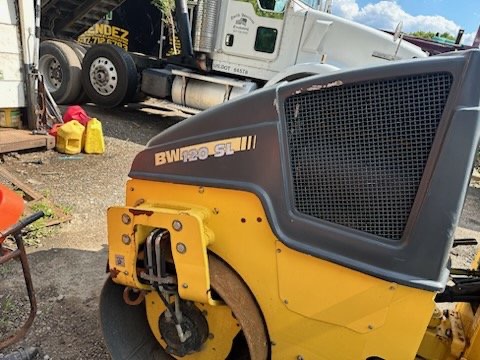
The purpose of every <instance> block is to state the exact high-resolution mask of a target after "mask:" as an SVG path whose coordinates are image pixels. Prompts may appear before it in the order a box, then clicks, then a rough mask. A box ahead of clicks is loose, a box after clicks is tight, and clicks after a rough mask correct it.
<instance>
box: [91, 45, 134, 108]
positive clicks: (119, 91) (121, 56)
mask: <svg viewBox="0 0 480 360" xmlns="http://www.w3.org/2000/svg"><path fill="white" fill-rule="evenodd" d="M82 67H83V69H82V85H83V89H84V90H85V92H86V93H87V95H88V97H89V98H90V99H91V100H92V101H93V102H94V103H95V104H97V105H99V106H102V107H106V108H112V107H115V106H118V105H120V104H124V103H128V102H129V101H131V100H132V99H133V97H134V95H135V92H136V90H137V85H138V74H137V68H136V67H135V62H134V61H133V59H132V57H131V56H130V54H128V53H127V52H125V51H124V50H122V49H120V48H119V47H117V46H114V45H97V46H93V47H91V48H90V49H89V50H88V51H87V53H86V54H85V57H84V59H83V63H82Z"/></svg>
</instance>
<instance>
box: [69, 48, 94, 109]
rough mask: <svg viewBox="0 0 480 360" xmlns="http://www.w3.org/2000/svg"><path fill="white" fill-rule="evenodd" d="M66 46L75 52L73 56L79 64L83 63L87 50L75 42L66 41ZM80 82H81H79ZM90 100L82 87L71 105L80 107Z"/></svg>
mask: <svg viewBox="0 0 480 360" xmlns="http://www.w3.org/2000/svg"><path fill="white" fill-rule="evenodd" d="M65 43H66V44H67V45H68V46H70V47H71V48H72V50H73V51H74V52H75V54H76V55H77V57H78V60H79V61H80V64H82V62H83V58H84V57H85V54H86V53H87V49H85V47H84V46H83V45H81V44H79V43H77V42H75V41H67V42H65ZM80 82H81V80H80ZM89 100H90V99H89V98H88V96H87V93H86V92H85V90H84V89H83V86H82V87H81V89H80V93H79V94H78V96H77V98H76V99H75V100H73V101H72V104H74V105H81V104H85V103H86V102H88V101H89Z"/></svg>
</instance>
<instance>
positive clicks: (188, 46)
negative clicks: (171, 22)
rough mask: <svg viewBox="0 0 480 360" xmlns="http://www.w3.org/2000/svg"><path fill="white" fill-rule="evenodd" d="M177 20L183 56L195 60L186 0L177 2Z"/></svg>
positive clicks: (176, 0)
mask: <svg viewBox="0 0 480 360" xmlns="http://www.w3.org/2000/svg"><path fill="white" fill-rule="evenodd" d="M175 18H176V20H177V25H178V32H179V37H180V43H181V45H182V55H183V56H184V57H187V58H192V59H193V46H192V35H191V29H190V21H189V19H188V7H187V1H186V0H175Z"/></svg>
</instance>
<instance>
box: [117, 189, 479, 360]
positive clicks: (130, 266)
mask: <svg viewBox="0 0 480 360" xmlns="http://www.w3.org/2000/svg"><path fill="white" fill-rule="evenodd" d="M108 224H109V228H108V229H109V267H110V273H111V277H112V279H113V281H114V282H115V283H117V284H120V285H124V286H127V287H131V288H135V289H141V290H146V291H147V295H146V309H147V316H148V321H149V323H150V326H151V329H152V332H153V333H154V335H155V336H156V337H157V339H158V340H159V341H160V342H161V340H162V339H161V336H160V334H159V332H158V329H157V326H156V324H157V323H158V316H159V314H160V313H161V312H163V310H164V306H163V304H162V303H161V301H159V299H158V295H156V294H155V292H149V291H148V289H149V286H148V285H145V284H144V283H142V282H140V281H139V279H138V278H137V271H136V263H137V260H138V259H137V256H138V254H139V248H140V245H141V244H143V243H144V242H145V238H146V237H147V234H148V233H149V232H150V231H151V230H152V229H154V228H162V229H166V230H168V231H169V233H170V238H171V248H172V254H173V261H174V263H175V268H176V270H177V276H178V288H179V294H180V296H181V298H182V299H185V300H191V301H194V302H196V303H197V304H198V305H199V306H202V307H204V308H208V311H209V312H211V313H213V314H215V315H214V316H211V317H210V318H209V319H208V321H209V325H210V327H211V328H212V329H216V330H214V331H216V334H217V335H218V336H217V337H216V338H215V337H213V339H217V341H219V340H218V339H219V336H220V334H221V333H223V336H224V338H230V339H231V337H232V334H235V333H236V332H238V329H237V330H236V329H235V326H236V323H235V319H234V318H232V317H231V316H228V311H225V305H224V304H222V303H221V302H218V301H215V300H213V299H212V297H211V296H210V277H209V264H208V258H207V253H209V252H211V253H214V254H216V255H217V256H218V257H219V258H221V259H222V260H223V261H224V262H226V263H227V264H228V265H229V266H230V267H231V268H232V269H233V270H234V271H235V272H236V273H238V275H239V276H240V277H241V278H242V279H243V281H244V282H245V284H246V285H247V286H248V288H249V289H250V291H251V293H252V294H253V296H254V298H255V300H256V301H257V304H258V306H259V308H260V310H261V313H262V315H263V317H264V320H265V326H266V329H267V332H268V336H269V340H270V351H271V358H273V359H351V360H358V359H377V358H380V359H389V360H391V359H393V360H394V359H399V360H403V359H414V358H415V356H416V354H417V353H419V352H420V353H423V354H424V355H425V356H424V358H426V359H453V358H457V359H460V358H461V357H460V356H461V355H464V356H466V357H464V358H463V359H471V360H475V359H479V357H478V354H479V351H480V350H479V349H480V347H479V344H478V341H476V340H475V339H476V338H477V333H478V331H479V326H478V325H479V322H480V321H479V316H478V314H477V315H475V314H474V313H473V311H472V310H471V307H468V306H464V307H461V308H459V309H458V310H459V311H458V312H452V314H451V316H450V318H449V319H444V318H443V317H442V315H441V314H440V315H439V313H438V310H436V307H435V303H434V301H433V299H434V296H435V293H433V292H428V291H424V290H420V289H414V288H409V287H406V286H401V285H398V284H396V283H392V282H388V281H384V280H381V279H378V278H375V277H372V276H369V275H366V274H363V273H360V272H358V271H354V270H351V269H348V268H346V267H342V266H339V265H337V264H333V263H331V262H327V261H324V260H321V259H318V258H315V257H312V256H309V255H306V254H303V253H300V252H298V251H295V250H292V249H290V248H288V247H286V246H285V245H283V244H282V243H281V242H280V241H279V239H277V238H276V237H275V235H274V234H273V232H272V230H271V227H270V225H269V222H268V219H267V218H266V215H265V211H264V209H263V207H262V204H261V202H260V201H259V199H258V198H257V197H256V196H255V195H253V194H251V193H248V192H242V191H236V190H226V189H218V188H206V187H198V186H189V185H179V184H170V183H163V182H151V181H146V180H130V181H129V182H128V184H127V201H126V206H125V207H114V208H111V209H109V212H108ZM319 240H321V239H319ZM179 250H180V251H179ZM225 314H227V315H225ZM432 314H434V316H433V317H432ZM435 314H436V315H435ZM435 317H436V318H437V320H438V321H437V322H436V320H435ZM455 317H456V318H455ZM454 318H455V320H452V319H454ZM467 318H468V320H467ZM442 321H443V328H442V327H441V326H440V323H441V322H442ZM466 321H467V322H468V324H469V325H468V329H467V330H464V328H465V323H466ZM451 322H453V323H454V325H453V326H452V325H451ZM462 323H463V324H464V325H462ZM429 324H430V327H429ZM432 324H433V325H432ZM452 328H453V331H452ZM222 329H224V330H222ZM442 331H443V333H444V334H447V335H445V336H443V337H442V336H441V335H442ZM452 332H453V333H454V335H451V334H452ZM449 334H450V335H449ZM463 334H465V335H463ZM214 335H215V334H214ZM455 335H456V336H457V338H456V337H455ZM467 335H468V338H469V339H470V340H467V338H465V336H467ZM458 337H460V338H462V339H463V342H462V341H460V342H458V341H455V340H458ZM472 339H473V340H472ZM422 340H424V341H423V343H422ZM208 341H212V339H209V340H208ZM208 341H207V346H205V353H204V354H203V355H202V352H199V353H197V354H192V355H188V356H187V357H186V358H195V359H199V358H205V359H207V358H211V359H213V358H218V359H221V358H222V356H223V355H220V351H218V352H215V351H213V352H212V350H211V349H214V350H216V349H217V347H218V348H220V345H218V346H211V344H210V345H209V344H208ZM467 343H468V344H469V347H468V346H467ZM222 346H223V350H222V351H223V353H224V352H225V351H227V352H228V350H229V347H230V346H231V343H228V341H226V342H222ZM419 349H420V350H419ZM452 353H453V354H454V355H455V356H456V355H459V356H457V357H452ZM422 356H423V355H422Z"/></svg>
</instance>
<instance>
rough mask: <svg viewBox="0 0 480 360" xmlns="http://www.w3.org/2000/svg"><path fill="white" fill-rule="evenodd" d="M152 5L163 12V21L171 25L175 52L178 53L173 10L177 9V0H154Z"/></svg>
mask: <svg viewBox="0 0 480 360" xmlns="http://www.w3.org/2000/svg"><path fill="white" fill-rule="evenodd" d="M152 5H154V6H155V7H156V8H157V9H159V10H160V11H161V12H162V14H163V15H162V17H163V21H165V22H166V23H167V24H168V26H169V27H170V34H171V35H172V47H173V53H174V54H175V55H176V54H177V46H176V41H175V40H176V39H175V38H176V35H175V21H174V19H173V11H174V10H175V0H152Z"/></svg>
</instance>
